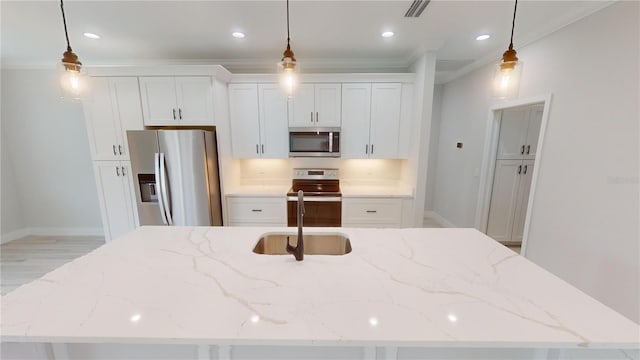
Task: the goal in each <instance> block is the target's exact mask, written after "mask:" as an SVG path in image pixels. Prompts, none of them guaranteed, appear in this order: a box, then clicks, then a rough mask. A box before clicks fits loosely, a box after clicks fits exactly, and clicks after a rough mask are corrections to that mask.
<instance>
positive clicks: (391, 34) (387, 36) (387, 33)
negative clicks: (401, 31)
mask: <svg viewBox="0 0 640 360" xmlns="http://www.w3.org/2000/svg"><path fill="white" fill-rule="evenodd" d="M381 35H382V37H385V38H390V37H393V35H395V34H394V33H393V31H385V32H383V33H382V34H381Z"/></svg>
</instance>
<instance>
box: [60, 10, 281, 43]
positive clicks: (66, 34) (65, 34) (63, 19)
mask: <svg viewBox="0 0 640 360" xmlns="http://www.w3.org/2000/svg"><path fill="white" fill-rule="evenodd" d="M287 1H288V0H287ZM60 10H62V23H63V24H64V36H65V38H66V39H67V51H71V44H69V34H68V33H67V19H66V18H65V16H64V5H63V3H62V0H60Z"/></svg>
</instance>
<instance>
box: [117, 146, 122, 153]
mask: <svg viewBox="0 0 640 360" xmlns="http://www.w3.org/2000/svg"><path fill="white" fill-rule="evenodd" d="M118 152H119V153H120V155H122V145H118Z"/></svg>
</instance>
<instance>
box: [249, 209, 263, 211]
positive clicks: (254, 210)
mask: <svg viewBox="0 0 640 360" xmlns="http://www.w3.org/2000/svg"><path fill="white" fill-rule="evenodd" d="M251 211H253V212H262V209H251Z"/></svg>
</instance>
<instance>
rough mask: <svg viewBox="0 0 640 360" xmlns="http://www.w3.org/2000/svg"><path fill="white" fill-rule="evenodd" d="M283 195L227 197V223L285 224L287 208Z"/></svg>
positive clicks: (244, 224) (242, 224)
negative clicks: (271, 196) (274, 196)
mask: <svg viewBox="0 0 640 360" xmlns="http://www.w3.org/2000/svg"><path fill="white" fill-rule="evenodd" d="M286 204H287V203H286V199H285V198H284V197H277V198H268V197H260V198H250V197H228V198H227V209H228V214H229V216H228V218H229V225H231V226H247V225H249V226H250V225H261V226H264V225H274V226H286V225H287V208H286Z"/></svg>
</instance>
